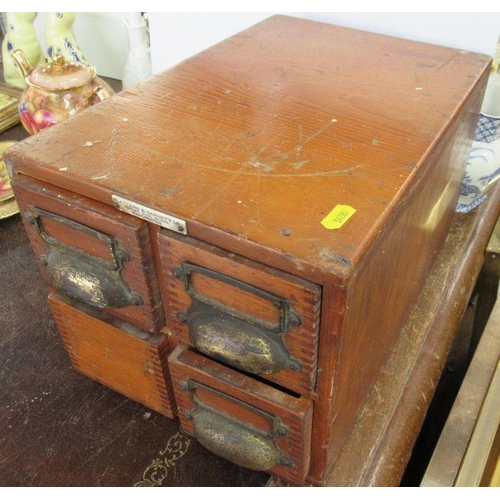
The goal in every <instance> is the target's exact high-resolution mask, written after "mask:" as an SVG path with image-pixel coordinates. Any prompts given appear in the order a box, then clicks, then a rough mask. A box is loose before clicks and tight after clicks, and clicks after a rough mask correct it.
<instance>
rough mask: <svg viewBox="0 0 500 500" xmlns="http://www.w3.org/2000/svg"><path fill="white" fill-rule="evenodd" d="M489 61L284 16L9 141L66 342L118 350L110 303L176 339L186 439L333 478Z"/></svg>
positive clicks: (425, 245)
mask: <svg viewBox="0 0 500 500" xmlns="http://www.w3.org/2000/svg"><path fill="white" fill-rule="evenodd" d="M489 64H490V60H489V59H488V58H487V57H484V56H480V55H477V54H472V53H467V52H464V51H459V50H454V49H449V48H444V47H437V46H432V45H428V44H422V43H417V42H411V41H406V40H400V39H396V38H390V37H386V36H381V35H375V34H369V33H364V32H360V31H356V30H350V29H346V28H339V27H335V26H329V25H326V24H321V23H315V22H310V21H305V20H300V19H296V18H291V17H286V16H274V17H272V18H270V19H268V20H266V21H264V22H262V23H260V24H258V25H256V26H254V27H252V28H250V29H249V30H247V31H245V32H243V33H241V34H238V35H235V36H234V37H232V38H230V39H228V40H226V41H224V42H222V43H220V44H218V45H216V46H214V47H213V48H210V49H208V50H206V51H204V52H203V53H201V54H199V55H197V56H195V57H193V58H191V59H188V60H187V61H185V62H183V63H182V64H180V65H178V66H176V67H175V68H173V69H171V70H169V71H166V72H165V73H163V74H161V75H157V76H154V77H152V78H151V79H149V80H148V81H146V82H144V83H141V84H139V85H138V86H137V87H135V88H132V89H130V90H127V91H124V92H121V93H119V94H117V95H116V96H114V97H113V98H111V99H109V100H107V101H105V102H103V103H100V104H98V105H96V106H94V107H92V108H90V109H88V110H86V111H85V112H83V113H81V114H80V115H78V116H76V117H74V118H72V119H71V120H68V121H67V122H65V123H64V124H61V125H58V126H55V127H52V128H50V129H47V130H46V131H44V132H43V133H41V134H39V135H37V136H34V137H32V138H30V139H29V140H26V141H25V142H24V143H21V144H19V145H18V146H15V147H13V148H11V149H10V150H9V151H8V153H7V154H6V163H7V165H8V168H9V170H10V172H11V176H12V181H13V185H14V189H15V192H16V195H17V196H18V199H19V201H20V206H21V211H22V213H23V217H24V219H25V222H26V227H27V230H28V233H29V235H30V238H31V241H32V242H33V247H34V250H35V253H36V254H37V256H38V257H39V258H40V259H41V263H42V268H43V271H42V272H43V273H44V275H45V276H46V277H47V281H48V283H49V285H50V287H52V288H55V289H57V290H58V291H59V293H65V294H66V295H68V296H70V297H72V298H71V301H72V302H71V301H62V299H60V298H59V299H57V300H55V299H52V305H53V308H54V311H55V313H56V317H57V318H58V323H59V326H60V328H61V330H62V332H63V337H64V338H65V341H66V342H68V339H69V338H70V337H71V336H72V335H73V337H74V338H76V337H78V341H80V340H82V339H83V337H85V335H86V334H85V331H88V332H89V333H88V336H89V339H90V341H91V342H92V343H94V344H95V345H100V347H99V349H103V350H104V349H106V348H107V340H104V339H101V340H99V338H98V334H95V333H94V332H96V331H98V330H97V328H98V327H97V326H95V327H94V326H92V325H94V324H98V323H96V322H97V321H101V319H99V318H98V317H97V316H95V315H94V316H92V314H91V313H90V311H91V310H92V311H94V312H95V308H96V307H100V308H102V309H104V310H105V313H106V315H107V316H106V317H107V318H108V320H107V323H106V324H107V325H108V326H109V325H110V321H111V320H109V318H115V319H116V320H119V321H121V322H122V323H121V326H120V327H119V328H118V329H117V328H116V325H115V326H109V328H111V329H112V330H113V336H114V335H115V334H116V335H119V330H122V331H125V330H126V329H125V330H124V327H123V322H129V323H131V324H132V325H134V327H138V328H140V329H142V330H143V331H149V332H150V334H152V335H157V334H161V335H164V336H165V339H166V341H168V345H169V351H168V352H170V351H173V352H172V354H171V355H170V358H169V367H170V369H171V371H172V381H171V380H170V378H169V375H168V373H167V371H166V370H165V371H164V372H163V375H164V380H165V387H164V389H165V391H166V393H168V391H169V390H172V388H173V389H174V390H175V403H176V405H177V407H178V413H179V417H180V420H181V423H182V426H183V429H184V430H185V431H186V432H187V433H190V434H193V435H194V436H196V437H197V438H198V439H199V440H200V441H201V442H202V443H203V444H204V445H205V446H207V447H208V448H209V449H211V450H212V451H214V452H216V453H219V454H221V455H222V456H225V457H226V458H229V459H231V460H234V461H236V462H238V463H240V464H242V465H245V466H248V467H254V468H257V469H264V470H269V471H270V472H271V473H273V474H276V475H277V476H279V477H282V478H283V479H284V480H286V481H289V482H292V483H294V484H301V483H303V482H304V481H306V480H307V481H310V482H312V483H314V484H323V482H324V481H325V479H326V477H327V476H328V474H329V471H330V470H331V468H332V466H333V464H334V462H335V459H336V457H337V456H338V454H339V452H340V450H341V449H342V446H343V444H344V443H345V440H346V438H347V437H348V436H349V433H350V432H351V429H352V427H353V424H354V422H355V419H356V414H357V412H358V411H359V409H360V407H361V405H362V403H363V400H364V398H365V397H366V395H367V393H368V391H369V389H370V387H371V385H372V383H373V381H374V379H375V377H376V375H377V373H378V372H379V370H380V368H381V366H382V365H383V363H384V362H385V360H386V359H387V357H388V355H389V353H390V350H391V347H392V345H393V343H394V341H395V339H396V338H397V336H398V333H399V330H400V327H401V325H402V323H403V321H404V320H405V318H406V317H407V315H408V314H409V312H410V310H411V307H412V305H413V303H414V301H415V299H416V297H417V296H418V293H419V291H420V289H421V287H422V286H423V284H424V282H425V280H426V277H427V274H428V272H429V269H430V268H431V266H432V264H433V261H434V256H435V254H436V253H437V251H438V250H439V248H440V246H441V245H442V243H443V241H444V239H445V238H446V234H447V231H448V228H449V225H450V222H451V219H452V217H453V213H454V207H455V204H456V201H457V198H458V194H459V190H460V184H461V180H462V177H463V174H464V169H465V165H466V161H467V158H468V152H469V148H470V145H471V141H472V138H473V135H474V130H475V126H476V122H477V117H478V110H479V108H480V104H481V100H482V96H483V93H484V88H485V84H486V81H487V77H488V73H489ZM61 228H62V229H61ZM74 248H76V251H74ZM61 254H62V255H61ZM125 255H126V257H125ZM47 256H48V257H47ZM110 256H111V257H110ZM70 257H71V258H70ZM81 261H83V262H84V264H83V265H80V264H79V262H81ZM110 261H111V263H112V264H113V263H114V264H113V265H111V266H110V264H109V262H110ZM60 262H62V263H63V265H62V264H61V265H58V263H60ZM96 268H97V270H96ZM82 269H83V270H82ZM110 274H111V277H110ZM89 288H90V289H91V290H92V293H87V292H88V290H89ZM102 289H105V290H113V292H112V293H108V292H106V293H105V294H104V295H103V294H101V296H104V297H107V298H106V299H99V300H97V299H95V297H97V296H99V293H100V292H99V291H102ZM98 292H99V293H98ZM117 296H118V297H121V298H120V299H117V298H116V297H117ZM68 300H70V299H68ZM84 302H86V303H87V305H85V306H83V305H81V306H77V303H84ZM71 308H73V309H74V311H75V312H74V317H73V316H71V313H70V309H71ZM86 308H91V309H86ZM62 309H64V313H65V316H66V318H70V317H71V321H70V323H71V328H72V329H73V330H72V335H70V334H69V333H68V330H67V329H68V328H69V325H68V323H67V320H65V321H62V320H61V318H62V315H61V310H62ZM87 316H88V318H87ZM111 323H112V322H111ZM78 325H85V328H83V327H82V328H79V326H78ZM87 327H88V328H89V329H90V330H88V329H87ZM106 328H107V327H106ZM113 338H114V337H113ZM117 339H118V337H117ZM68 344H69V348H70V349H72V348H73V347H72V346H71V341H70V342H68ZM116 349H118V347H116ZM77 351H78V349H77ZM86 352H88V351H86ZM162 352H167V351H162ZM100 355H101V354H99V353H97V352H96V353H95V354H89V355H88V356H87V357H88V366H93V365H97V364H98V363H97V362H96V363H93V361H92V359H90V358H92V357H93V356H96V357H98V356H100ZM141 356H142V354H141V353H140V352H139V349H138V352H137V357H138V359H139V358H141ZM162 359H163V358H162ZM83 371H87V373H88V374H89V376H92V377H94V378H99V377H98V376H96V373H98V372H99V370H98V368H92V369H89V370H83ZM92 372H93V373H92ZM111 378H113V377H111ZM109 385H110V386H113V383H112V382H109ZM169 388H170V389H169ZM118 390H123V389H120V388H118ZM155 390H156V389H155ZM148 391H151V389H148ZM123 392H125V391H123ZM153 392H154V391H153ZM131 397H134V398H136V399H138V400H141V398H140V394H137V393H136V394H135V395H131ZM172 411H173V410H172ZM164 413H168V412H164ZM235 434H241V436H246V438H248V439H244V438H242V439H241V440H240V441H237V442H236V444H235V446H232V444H231V443H233V444H234V440H233V437H234V435H235ZM251 441H252V442H255V443H258V444H256V445H255V447H251V446H248V443H249V442H251Z"/></svg>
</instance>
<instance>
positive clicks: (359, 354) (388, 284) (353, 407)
mask: <svg viewBox="0 0 500 500" xmlns="http://www.w3.org/2000/svg"><path fill="white" fill-rule="evenodd" d="M484 84H485V78H483V81H482V83H481V84H480V85H478V87H477V88H476V89H475V91H474V93H473V94H472V95H471V96H470V98H469V99H468V101H467V102H466V103H465V105H464V107H463V108H462V110H461V112H460V113H459V115H458V116H457V117H456V119H455V120H454V121H453V122H452V123H451V124H450V127H449V128H448V129H447V131H446V133H445V134H444V136H443V138H442V140H441V141H440V142H439V143H438V145H437V147H436V148H435V149H434V150H433V151H432V152H431V153H430V154H429V155H428V156H427V157H426V158H424V160H423V163H422V164H421V165H420V173H421V175H420V176H419V177H418V178H416V179H415V180H414V183H413V184H412V185H411V186H409V189H408V190H407V192H406V196H405V197H404V198H403V199H402V200H401V203H400V204H399V205H398V207H396V209H395V211H394V213H393V216H392V218H391V219H390V220H389V221H387V224H386V225H385V227H384V228H383V229H382V231H381V232H380V233H379V234H378V235H377V237H376V238H375V240H374V242H373V245H372V246H371V247H370V248H369V249H368V251H367V252H366V254H365V255H364V256H363V259H362V261H361V262H360V263H359V266H358V267H357V268H356V269H355V272H354V274H353V277H352V279H351V280H350V282H349V284H348V287H347V297H346V310H345V321H344V324H343V326H342V332H341V334H340V345H339V351H338V365H337V366H336V368H335V372H334V376H335V377H336V380H335V386H334V387H333V385H332V384H333V383H332V381H331V380H329V376H330V375H329V374H328V375H326V374H323V376H322V378H320V379H319V380H318V392H319V395H320V398H321V403H320V404H319V405H320V406H319V408H318V410H317V411H316V415H315V418H316V419H317V420H316V425H321V426H324V428H325V429H326V432H325V435H324V436H323V438H324V439H325V444H326V445H327V447H326V448H320V447H316V452H315V453H314V455H313V462H312V467H311V471H310V477H311V480H313V481H314V482H317V483H321V482H322V481H323V480H324V479H325V476H323V474H327V473H328V471H329V470H330V469H331V467H332V465H333V463H334V461H335V458H336V457H337V455H338V453H339V451H340V450H341V448H342V446H343V444H344V443H345V440H346V439H347V437H348V435H349V433H350V431H351V429H352V426H353V424H354V422H355V419H356V415H357V413H358V411H359V410H360V408H361V405H362V403H363V401H364V399H365V397H366V395H367V393H368V391H369V389H370V387H371V386H372V384H373V382H374V380H375V378H376V376H377V374H378V372H379V370H380V369H381V367H382V365H383V364H384V362H385V360H386V359H387V358H388V356H389V355H390V351H391V348H392V345H393V343H394V341H395V339H396V338H397V336H398V333H399V331H400V328H401V326H402V324H403V322H404V320H405V318H406V317H407V315H408V313H409V311H410V310H411V307H412V306H413V304H414V303H415V301H416V298H417V297H418V294H419V293H420V290H421V288H422V286H423V285H424V283H425V281H426V279H427V276H428V273H429V271H430V269H431V267H432V265H433V262H434V259H435V256H436V254H437V252H438V250H439V248H440V247H441V246H442V244H443V242H444V240H445V238H446V235H447V232H448V229H449V227H450V224H451V221H452V218H453V216H454V213H455V206H456V201H457V198H458V194H459V190H460V184H461V181H462V178H463V173H464V169H465V165H466V161H467V158H468V152H469V149H470V145H471V141H472V137H473V135H474V130H475V126H476V123H477V116H478V115H477V113H478V110H479V106H480V103H481V99H482V96H483V92H484ZM322 328H328V325H323V326H322ZM332 336H334V337H335V338H338V332H333V331H325V330H322V332H321V337H320V350H321V349H323V345H325V346H326V345H328V344H329V343H331V341H330V340H329V338H330V337H332ZM333 389H334V390H333ZM332 390H333V394H332ZM330 395H332V398H331V399H329V396H330ZM327 407H328V408H327Z"/></svg>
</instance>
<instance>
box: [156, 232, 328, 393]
mask: <svg viewBox="0 0 500 500" xmlns="http://www.w3.org/2000/svg"><path fill="white" fill-rule="evenodd" d="M169 233H171V232H169V231H165V232H162V233H160V234H159V235H158V241H159V248H160V254H161V259H162V271H163V276H162V277H163V279H162V281H163V282H164V283H165V284H166V286H167V291H166V301H165V302H166V303H165V308H166V315H167V322H168V325H169V328H170V329H171V331H172V332H173V333H175V334H176V335H177V336H178V337H179V338H180V339H182V341H184V342H185V343H188V344H191V345H192V342H191V340H190V336H189V325H188V324H187V323H182V322H181V321H180V320H179V318H178V316H177V313H179V312H185V311H187V310H188V309H189V307H190V305H191V303H192V300H191V297H190V295H189V294H188V293H187V292H186V290H185V287H184V282H183V281H182V280H179V279H176V278H175V277H174V274H173V270H174V269H175V268H178V267H179V266H181V265H182V264H183V263H189V264H197V265H200V266H203V267H205V268H208V269H210V270H213V271H217V272H219V273H220V274H221V275H222V276H228V277H230V278H235V279H237V280H239V281H241V282H243V283H246V284H249V285H252V286H254V287H256V288H258V289H260V290H263V291H266V292H269V293H271V294H273V295H275V296H277V297H279V298H281V299H284V300H286V301H288V302H289V303H290V305H291V309H292V311H294V312H295V313H296V314H297V315H298V316H299V318H300V321H301V324H300V325H297V326H294V325H291V326H290V327H289V330H288V331H287V333H285V334H284V336H283V338H284V342H285V344H286V346H287V348H288V350H289V351H290V354H291V356H292V357H294V358H296V359H298V360H299V361H300V363H301V365H302V369H301V370H299V371H292V370H289V369H286V370H282V371H279V372H277V373H275V374H270V375H262V376H263V377H265V378H266V379H268V380H270V381H272V382H275V383H277V384H279V385H282V386H283V387H287V388H288V389H291V390H292V391H295V392H298V393H299V394H303V395H309V396H310V397H313V398H314V390H315V384H316V369H317V363H316V360H317V347H318V330H319V313H320V305H321V288H320V287H318V286H317V285H314V284H312V283H308V282H307V281H305V280H302V279H300V278H297V277H295V276H290V275H287V274H286V273H283V272H279V271H276V270H275V269H272V268H266V267H265V266H262V265H259V264H257V263H255V262H252V261H249V260H247V259H244V258H241V257H238V256H236V255H232V254H228V253H227V252H224V251H223V250H220V249H218V248H214V247H210V246H208V245H205V244H203V243H201V242H199V241H197V240H193V239H192V238H186V237H182V236H175V235H173V234H169ZM198 279H203V277H202V276H200V277H199V278H198ZM195 281H196V280H195ZM205 285H206V283H203V286H202V290H201V291H204V292H205V293H211V295H210V296H209V297H208V298H209V299H214V300H217V301H219V300H220V301H224V302H225V303H226V304H231V305H232V306H233V307H235V309H237V310H239V311H242V312H244V313H246V314H248V315H249V316H252V317H257V318H260V319H266V318H267V319H272V317H273V314H274V315H275V311H273V310H272V304H270V303H269V302H267V303H266V302H265V301H264V300H262V299H261V300H258V299H259V298H258V297H255V295H253V296H252V294H249V293H248V292H245V293H243V294H242V292H241V290H239V289H238V288H236V287H234V286H230V285H227V284H224V283H221V282H220V281H219V282H217V285H216V286H215V285H214V286H212V287H211V288H210V287H208V286H205ZM214 288H215V289H214ZM249 297H251V300H249Z"/></svg>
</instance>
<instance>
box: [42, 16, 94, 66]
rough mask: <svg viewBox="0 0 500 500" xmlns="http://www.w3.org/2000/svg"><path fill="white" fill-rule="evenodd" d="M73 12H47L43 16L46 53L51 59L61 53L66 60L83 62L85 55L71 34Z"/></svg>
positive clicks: (73, 19) (73, 20) (73, 18)
mask: <svg viewBox="0 0 500 500" xmlns="http://www.w3.org/2000/svg"><path fill="white" fill-rule="evenodd" d="M75 18H76V14H75V13H74V12H47V14H46V17H45V37H46V40H47V55H48V58H49V60H51V59H52V58H53V57H54V55H55V54H61V55H62V56H64V59H65V60H66V61H74V62H83V61H85V57H84V55H83V52H82V51H81V49H80V48H79V47H78V45H77V43H76V40H75V36H74V34H73V23H74V22H75Z"/></svg>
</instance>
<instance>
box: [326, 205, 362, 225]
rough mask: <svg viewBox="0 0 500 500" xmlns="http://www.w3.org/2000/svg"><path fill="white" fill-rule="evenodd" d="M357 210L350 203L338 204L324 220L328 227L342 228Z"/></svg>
mask: <svg viewBox="0 0 500 500" xmlns="http://www.w3.org/2000/svg"><path fill="white" fill-rule="evenodd" d="M355 212H356V209H355V208H352V207H350V206H349V205H337V206H336V207H335V208H334V209H333V210H332V211H331V212H330V213H329V214H328V215H327V216H326V217H325V218H324V219H323V220H322V221H321V225H322V226H324V227H326V228H327V229H340V228H341V227H342V226H343V225H344V224H345V223H346V222H347V221H348V220H349V219H350V218H351V217H352V216H353V215H354V213H355Z"/></svg>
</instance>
